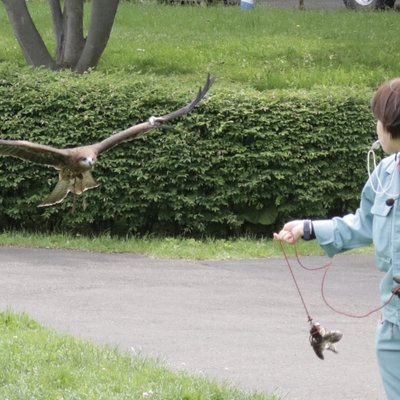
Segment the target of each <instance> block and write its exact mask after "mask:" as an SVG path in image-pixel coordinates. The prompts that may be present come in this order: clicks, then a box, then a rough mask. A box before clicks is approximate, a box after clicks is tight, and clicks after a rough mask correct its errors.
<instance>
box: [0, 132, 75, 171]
mask: <svg viewBox="0 0 400 400" xmlns="http://www.w3.org/2000/svg"><path fill="white" fill-rule="evenodd" d="M0 156H10V157H17V158H21V159H22V160H26V161H31V162H34V163H36V164H43V165H49V166H52V167H55V168H59V167H60V166H62V165H64V164H65V161H66V159H67V151H66V150H62V149H57V148H55V147H52V146H46V145H44V144H37V143H33V142H28V141H26V140H4V139H0Z"/></svg>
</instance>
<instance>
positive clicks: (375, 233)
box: [371, 198, 393, 271]
mask: <svg viewBox="0 0 400 400" xmlns="http://www.w3.org/2000/svg"><path fill="white" fill-rule="evenodd" d="M385 201H386V199H384V198H382V199H378V198H377V201H376V203H375V204H374V205H373V206H372V207H371V214H372V216H373V220H372V239H373V243H374V246H375V253H376V261H377V267H378V268H379V269H380V270H382V271H387V270H388V269H389V268H390V265H391V262H392V260H391V251H390V248H391V245H390V244H391V242H392V218H393V215H392V214H393V213H392V212H391V211H392V209H393V205H392V206H388V205H387V204H386V203H385Z"/></svg>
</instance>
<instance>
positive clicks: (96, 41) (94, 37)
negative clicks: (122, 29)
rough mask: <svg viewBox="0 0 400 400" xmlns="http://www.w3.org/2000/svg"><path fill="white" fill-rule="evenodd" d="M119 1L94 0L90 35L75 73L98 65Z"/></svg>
mask: <svg viewBox="0 0 400 400" xmlns="http://www.w3.org/2000/svg"><path fill="white" fill-rule="evenodd" d="M118 3H119V0H92V1H91V7H92V15H91V18H90V27H89V33H88V36H87V39H86V43H85V47H84V48H83V51H82V54H81V57H80V59H79V62H78V64H77V65H76V67H75V68H74V70H75V72H78V73H83V72H85V71H87V70H88V69H90V68H93V67H95V66H96V65H97V63H98V62H99V60H100V57H101V55H102V54H103V51H104V49H105V48H106V46H107V42H108V39H109V38H110V34H111V29H112V26H113V24H114V19H115V14H116V12H117V8H118Z"/></svg>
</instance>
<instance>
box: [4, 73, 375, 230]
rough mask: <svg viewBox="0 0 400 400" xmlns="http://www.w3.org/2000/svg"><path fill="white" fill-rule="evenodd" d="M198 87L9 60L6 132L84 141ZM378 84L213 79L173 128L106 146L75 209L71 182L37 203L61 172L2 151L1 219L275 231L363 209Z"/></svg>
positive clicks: (60, 142) (176, 102) (87, 226)
mask: <svg viewBox="0 0 400 400" xmlns="http://www.w3.org/2000/svg"><path fill="white" fill-rule="evenodd" d="M221 81H222V79H221ZM201 83H202V82H199V85H200V84H201ZM195 89H196V88H193V86H192V85H191V84H188V83H183V84H182V85H177V84H176V82H172V83H168V80H167V79H166V78H164V79H162V80H160V78H159V77H157V78H155V77H150V76H132V77H129V79H126V78H122V77H117V76H105V75H102V74H98V73H96V72H94V73H91V74H88V75H84V76H76V75H73V74H69V73H67V72H63V73H51V72H47V71H41V70H39V71H32V70H29V69H24V70H22V71H21V70H18V71H13V70H12V69H11V68H6V67H4V66H3V67H2V68H0V131H1V134H0V137H1V138H7V139H25V140H32V141H36V142H39V143H47V144H51V145H54V146H59V147H71V146H77V145H83V144H89V143H93V142H97V141H99V140H101V139H103V138H104V137H106V136H108V135H110V134H111V133H112V132H113V131H118V130H121V129H125V128H126V127H128V126H130V125H132V124H134V123H136V122H140V121H143V120H144V119H147V118H148V117H149V116H151V115H159V114H163V113H166V112H169V111H171V110H174V109H176V108H178V107H181V106H182V105H183V104H185V103H186V102H188V101H189V100H191V99H192V98H193V97H194V96H195ZM370 97H371V93H370V92H367V91H365V90H364V91H363V90H356V89H338V90H335V91H333V90H332V89H329V90H328V89H319V90H313V91H307V92H305V91H304V92H303V91H298V92H277V91H274V92H264V93H259V92H255V91H251V90H244V89H242V90H241V91H235V90H234V88H229V89H224V87H223V84H222V82H218V81H217V83H216V84H215V85H214V87H213V88H212V89H211V91H210V95H209V96H208V99H207V100H206V101H204V102H203V103H201V104H200V106H198V108H196V109H195V111H194V112H192V113H191V114H190V115H188V116H187V117H186V118H183V119H181V120H179V121H174V122H172V123H170V125H169V129H158V130H153V131H151V132H149V133H148V134H147V135H145V136H143V137H142V138H140V139H138V140H135V141H132V142H127V143H124V144H123V145H121V146H119V147H117V148H115V149H112V150H111V151H109V152H107V153H105V154H104V155H103V156H102V157H101V159H100V160H99V162H98V164H97V166H96V169H95V171H94V176H95V178H96V179H97V180H98V182H99V183H101V186H100V187H99V188H97V189H94V190H90V191H88V192H86V193H85V194H84V196H83V197H78V198H77V199H76V203H77V204H76V206H77V207H76V210H75V212H72V211H71V208H72V204H73V196H72V195H69V196H68V198H67V200H66V201H65V202H64V203H63V204H61V205H59V206H56V207H52V208H48V209H40V208H37V207H36V205H37V204H39V202H40V201H41V200H42V199H43V198H44V197H45V196H47V194H48V193H49V192H50V191H51V190H52V188H53V187H54V185H55V183H56V181H57V176H58V174H57V171H55V170H53V169H50V168H46V167H42V166H39V165H34V164H30V163H28V162H24V161H21V160H18V159H15V158H10V157H0V226H1V227H3V228H18V229H20V228H23V229H27V230H40V231H53V230H62V231H73V232H79V233H94V234H96V233H100V232H105V231H108V232H111V233H115V234H127V233H135V234H143V233H156V234H174V235H175V234H185V235H192V236H199V235H214V236H231V235H236V234H243V233H245V232H246V233H249V232H251V233H255V234H263V235H270V234H271V232H272V231H273V230H274V229H277V228H278V227H279V226H280V224H282V223H283V222H284V221H286V220H288V219H291V218H302V217H305V216H310V217H325V216H331V215H334V214H342V213H344V212H347V211H349V210H354V209H355V208H356V207H357V204H358V198H359V192H360V190H361V188H362V185H363V183H364V181H365V180H366V178H367V173H366V166H365V165H366V163H365V160H366V151H367V149H368V148H369V146H370V143H371V141H372V140H374V136H375V133H374V132H375V127H374V121H373V118H372V116H371V113H370V111H369V101H370ZM82 198H83V199H84V201H82ZM84 203H86V205H87V207H86V209H84V205H85V204H84Z"/></svg>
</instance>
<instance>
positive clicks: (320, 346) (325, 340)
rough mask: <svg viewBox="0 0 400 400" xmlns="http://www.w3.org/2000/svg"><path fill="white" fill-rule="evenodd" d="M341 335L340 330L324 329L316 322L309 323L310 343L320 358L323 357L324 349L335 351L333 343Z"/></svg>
mask: <svg viewBox="0 0 400 400" xmlns="http://www.w3.org/2000/svg"><path fill="white" fill-rule="evenodd" d="M342 337H343V333H342V332H340V331H326V330H325V328H324V327H323V326H321V325H320V324H319V323H318V322H315V323H313V324H312V325H311V329H310V344H311V346H312V348H313V350H314V352H315V354H316V355H317V356H318V357H319V358H320V359H321V360H323V359H324V354H323V352H324V350H330V351H333V352H334V353H337V352H338V351H337V350H336V346H335V343H337V342H338V341H339V340H340V339H341V338H342Z"/></svg>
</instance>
